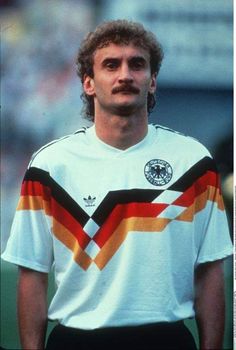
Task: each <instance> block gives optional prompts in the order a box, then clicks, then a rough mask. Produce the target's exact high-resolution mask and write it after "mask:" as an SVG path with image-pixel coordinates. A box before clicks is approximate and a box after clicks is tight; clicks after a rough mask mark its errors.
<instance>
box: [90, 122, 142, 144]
mask: <svg viewBox="0 0 236 350" xmlns="http://www.w3.org/2000/svg"><path fill="white" fill-rule="evenodd" d="M95 130H96V134H97V136H98V138H99V139H100V140H102V141H103V142H105V143H107V144H108V145H110V146H112V147H115V148H118V149H121V150H125V149H127V148H129V147H131V146H134V145H136V144H137V143H139V142H140V141H142V140H143V139H144V137H145V136H146V134H147V131H148V119H147V116H145V117H139V118H137V116H133V115H131V116H128V117H121V116H116V115H114V116H109V118H104V117H101V116H99V117H98V118H96V117H95Z"/></svg>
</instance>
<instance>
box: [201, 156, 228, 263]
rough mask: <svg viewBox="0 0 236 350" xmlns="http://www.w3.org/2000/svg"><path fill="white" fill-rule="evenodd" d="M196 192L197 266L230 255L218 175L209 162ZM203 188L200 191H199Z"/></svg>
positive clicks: (226, 223)
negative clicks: (197, 193) (198, 194)
mask: <svg viewBox="0 0 236 350" xmlns="http://www.w3.org/2000/svg"><path fill="white" fill-rule="evenodd" d="M208 159H209V160H208V165H210V166H208V168H207V169H206V171H205V173H204V175H203V177H202V181H201V183H198V186H200V190H199V188H196V191H197V192H200V193H201V195H200V196H199V197H198V198H199V200H198V201H196V204H195V205H196V206H197V208H196V213H197V214H196V217H195V231H196V232H195V233H196V236H197V237H198V238H197V239H196V241H197V242H198V244H197V250H198V251H197V264H200V263H205V262H210V261H214V260H219V259H224V258H225V257H227V256H229V255H231V254H232V253H233V246H232V242H231V238H230V233H229V227H228V220H227V216H226V212H225V206H224V201H223V196H222V191H221V184H220V175H219V173H218V171H217V168H216V165H215V162H214V160H213V159H211V158H208ZM203 189H204V191H203Z"/></svg>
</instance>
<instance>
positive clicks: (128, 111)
mask: <svg viewBox="0 0 236 350" xmlns="http://www.w3.org/2000/svg"><path fill="white" fill-rule="evenodd" d="M139 109H140V107H138V106H137V104H131V103H123V104H119V105H115V106H113V113H114V114H116V115H120V116H121V117H128V116H130V115H132V114H134V113H135V112H137V110H139Z"/></svg>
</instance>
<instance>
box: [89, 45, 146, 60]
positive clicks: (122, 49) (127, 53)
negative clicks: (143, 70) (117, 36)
mask: <svg viewBox="0 0 236 350" xmlns="http://www.w3.org/2000/svg"><path fill="white" fill-rule="evenodd" d="M122 57H127V58H132V57H143V58H144V59H146V60H147V61H148V60H149V58H150V55H149V52H148V50H146V49H144V48H142V47H140V46H135V45H134V44H132V43H129V44H114V43H109V44H107V45H106V46H104V47H102V48H98V49H97V50H96V51H95V52H94V59H95V60H99V61H100V60H103V59H106V58H122Z"/></svg>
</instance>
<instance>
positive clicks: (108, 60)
mask: <svg viewBox="0 0 236 350" xmlns="http://www.w3.org/2000/svg"><path fill="white" fill-rule="evenodd" d="M120 60H121V59H120V58H118V57H106V58H104V60H102V62H101V64H102V65H103V66H104V65H106V64H107V63H109V62H119V61H120Z"/></svg>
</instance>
